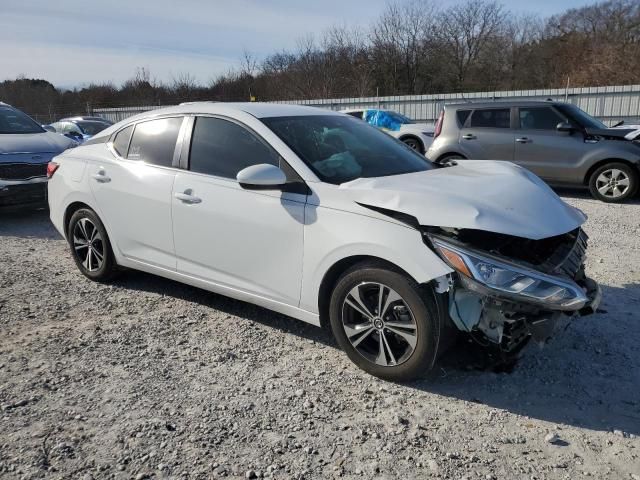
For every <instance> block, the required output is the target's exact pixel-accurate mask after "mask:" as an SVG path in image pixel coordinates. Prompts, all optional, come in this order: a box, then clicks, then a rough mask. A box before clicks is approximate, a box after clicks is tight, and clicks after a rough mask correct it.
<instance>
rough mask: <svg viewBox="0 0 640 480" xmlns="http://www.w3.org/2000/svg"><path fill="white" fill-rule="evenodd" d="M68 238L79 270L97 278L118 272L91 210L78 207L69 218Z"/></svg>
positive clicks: (108, 277) (93, 278) (110, 275)
mask: <svg viewBox="0 0 640 480" xmlns="http://www.w3.org/2000/svg"><path fill="white" fill-rule="evenodd" d="M67 239H68V241H69V247H70V248H71V256H72V257H73V260H74V261H75V262H76V266H77V267H78V270H80V272H81V273H82V274H83V275H84V276H85V277H87V278H89V279H91V280H94V281H96V282H106V281H108V280H110V279H111V278H113V276H114V275H115V273H116V272H117V265H116V261H115V257H114V255H113V250H112V249H111V243H110V242H109V237H108V236H107V231H106V230H105V228H104V225H103V224H102V222H101V221H100V218H98V215H96V213H95V212H94V211H93V210H90V209H88V208H81V209H80V210H78V211H76V212H75V213H74V214H73V215H72V216H71V219H70V220H69V227H68V229H67Z"/></svg>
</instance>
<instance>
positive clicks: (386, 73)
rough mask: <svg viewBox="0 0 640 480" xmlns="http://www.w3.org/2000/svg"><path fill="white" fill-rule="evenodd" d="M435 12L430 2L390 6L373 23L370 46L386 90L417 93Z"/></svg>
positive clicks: (414, 0) (417, 0)
mask: <svg viewBox="0 0 640 480" xmlns="http://www.w3.org/2000/svg"><path fill="white" fill-rule="evenodd" d="M437 13H438V9H437V7H436V5H435V3H433V2H431V1H430V0H408V1H405V2H403V3H390V4H388V5H387V8H386V9H385V11H384V12H383V13H382V15H381V16H380V18H379V20H378V21H377V22H376V23H375V24H374V26H373V28H372V31H371V43H372V48H373V52H374V57H375V58H376V62H377V63H378V65H380V67H381V68H382V70H383V72H382V78H383V82H384V84H385V87H386V89H389V90H392V91H395V92H398V93H399V92H400V91H403V92H404V93H409V94H412V93H418V90H419V88H420V85H419V79H420V78H421V75H424V74H425V72H426V71H427V66H428V64H429V57H430V55H429V54H430V47H432V45H433V41H432V40H433V32H434V26H435V23H436V18H437Z"/></svg>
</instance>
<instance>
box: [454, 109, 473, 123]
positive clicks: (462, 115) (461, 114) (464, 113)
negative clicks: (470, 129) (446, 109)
mask: <svg viewBox="0 0 640 480" xmlns="http://www.w3.org/2000/svg"><path fill="white" fill-rule="evenodd" d="M470 113H471V110H458V111H457V112H456V118H457V119H458V125H460V126H461V127H462V126H463V125H464V124H465V123H466V121H467V118H469V114H470Z"/></svg>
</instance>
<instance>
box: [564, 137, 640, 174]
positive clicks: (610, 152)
mask: <svg viewBox="0 0 640 480" xmlns="http://www.w3.org/2000/svg"><path fill="white" fill-rule="evenodd" d="M600 143H601V145H598V147H597V148H595V149H593V150H591V151H590V152H589V153H587V154H586V155H585V156H584V157H582V158H581V159H580V162H579V164H578V166H577V168H576V171H580V172H587V171H589V170H590V169H591V168H592V167H593V166H594V165H596V164H598V163H600V162H602V161H604V160H610V161H612V162H614V161H616V160H624V161H626V162H629V163H631V164H633V165H635V166H636V167H638V166H640V146H638V145H635V144H634V143H633V142H624V141H620V140H604V141H602V142H600ZM584 180H585V181H589V179H588V178H585V179H584Z"/></svg>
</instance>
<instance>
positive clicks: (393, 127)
mask: <svg viewBox="0 0 640 480" xmlns="http://www.w3.org/2000/svg"><path fill="white" fill-rule="evenodd" d="M341 113H346V114H347V115H351V116H352V117H355V118H359V119H361V120H364V121H365V122H367V123H368V124H369V125H373V126H374V127H378V128H379V129H380V130H382V131H383V132H386V133H388V134H389V135H391V136H392V137H394V138H397V139H398V140H400V141H401V142H404V143H406V144H407V145H408V146H409V147H411V148H412V149H413V150H416V151H418V152H420V153H422V154H423V155H424V154H425V152H426V151H427V150H428V149H429V146H430V145H431V142H433V132H434V131H435V125H428V124H426V123H416V122H414V121H413V120H411V119H410V118H408V117H405V116H404V115H402V114H400V113H398V112H394V111H393V110H382V109H379V108H368V109H362V108H351V109H347V110H341Z"/></svg>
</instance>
